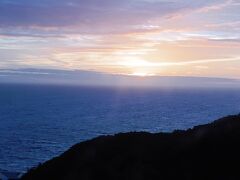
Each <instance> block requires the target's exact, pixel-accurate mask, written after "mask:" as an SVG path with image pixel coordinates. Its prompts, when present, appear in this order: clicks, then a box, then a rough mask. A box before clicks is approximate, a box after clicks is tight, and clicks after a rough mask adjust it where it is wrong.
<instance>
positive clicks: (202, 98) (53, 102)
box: [0, 84, 240, 172]
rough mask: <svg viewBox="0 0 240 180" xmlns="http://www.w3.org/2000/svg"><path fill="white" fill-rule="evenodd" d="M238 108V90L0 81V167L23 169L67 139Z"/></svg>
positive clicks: (155, 128) (66, 144)
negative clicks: (84, 85)
mask: <svg viewBox="0 0 240 180" xmlns="http://www.w3.org/2000/svg"><path fill="white" fill-rule="evenodd" d="M238 113H240V91H239V90H237V89H235V90H230V89H208V90H207V89H201V90H198V89H155V90H153V89H141V88H139V89H137V88H136V89H134V88H130V89H127V88H103V87H102V88H101V87H98V88H97V87H70V86H65V87H64V86H46V85H45V86H44V85H42V86H40V85H39V86H37V85H7V84H2V85H0V169H5V170H10V171H20V172H24V171H26V170H27V169H28V168H31V167H33V166H36V165H38V163H40V162H44V161H46V160H48V159H50V158H52V157H54V156H57V155H59V154H60V153H62V152H64V151H65V150H67V149H68V148H70V147H71V146H72V145H73V144H75V143H78V142H80V141H84V140H87V139H90V138H93V137H96V136H99V135H107V134H114V133H118V132H126V131H149V132H160V131H164V132H166V131H168V132H169V131H173V130H174V129H187V128H191V127H192V126H195V125H199V124H204V123H208V122H210V121H212V120H215V119H217V118H220V117H222V116H226V115H230V114H238Z"/></svg>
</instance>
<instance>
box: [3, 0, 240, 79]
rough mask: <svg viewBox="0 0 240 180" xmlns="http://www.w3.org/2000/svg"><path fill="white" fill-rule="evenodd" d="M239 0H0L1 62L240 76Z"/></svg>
mask: <svg viewBox="0 0 240 180" xmlns="http://www.w3.org/2000/svg"><path fill="white" fill-rule="evenodd" d="M239 9H240V1H239V0H199V1H196V0H121V1H119V0H34V1H33V0H1V1H0V69H2V70H4V69H27V68H36V69H57V70H68V71H69V70H70V71H71V70H90V71H96V72H104V73H112V74H124V75H136V76H153V75H160V76H197V77H199V76H200V77H223V78H237V79H240V10H239Z"/></svg>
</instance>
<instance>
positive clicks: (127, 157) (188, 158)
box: [22, 115, 240, 180]
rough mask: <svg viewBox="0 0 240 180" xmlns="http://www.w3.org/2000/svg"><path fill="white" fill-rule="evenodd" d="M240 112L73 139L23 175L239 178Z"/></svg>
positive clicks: (54, 178)
mask: <svg viewBox="0 0 240 180" xmlns="http://www.w3.org/2000/svg"><path fill="white" fill-rule="evenodd" d="M239 163H240V115H237V116H229V117H225V118H222V119H219V120H217V121H214V122H213V123H210V124H207V125H201V126H197V127H194V128H192V129H189V130H186V131H174V132H172V133H157V134H151V133H146V132H133V133H122V134H117V135H114V136H101V137H98V138H95V139H93V140H90V141H86V142H82V143H79V144H76V145H74V146H73V147H72V148H70V149H69V150H68V151H66V152H65V153H63V154H62V155H61V156H59V157H56V158H53V159H52V160H50V161H47V162H46V163H44V164H42V165H40V166H39V167H37V168H35V169H32V170H30V171H29V172H28V173H27V174H25V175H24V176H23V177H22V180H100V179H104V180H145V179H146V180H152V179H158V180H159V179H163V180H168V179H174V180H176V179H183V180H203V179H211V180H221V179H223V180H233V179H240V171H239Z"/></svg>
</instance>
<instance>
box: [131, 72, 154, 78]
mask: <svg viewBox="0 0 240 180" xmlns="http://www.w3.org/2000/svg"><path fill="white" fill-rule="evenodd" d="M129 75H130V76H139V77H148V76H154V75H155V74H153V73H147V72H133V73H131V74H129Z"/></svg>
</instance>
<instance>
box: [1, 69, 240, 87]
mask: <svg viewBox="0 0 240 180" xmlns="http://www.w3.org/2000/svg"><path fill="white" fill-rule="evenodd" d="M0 83H25V84H55V85H86V86H119V87H157V88H159V87H180V88H188V87H196V88H200V87H201V88H214V87H216V88H219V87H223V88H239V87H240V80H239V79H227V78H208V77H181V76H180V77H178V76H176V77H175V76H146V77H140V76H131V75H117V74H116V75H115V74H106V73H100V72H94V71H82V70H73V71H70V70H53V69H0Z"/></svg>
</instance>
